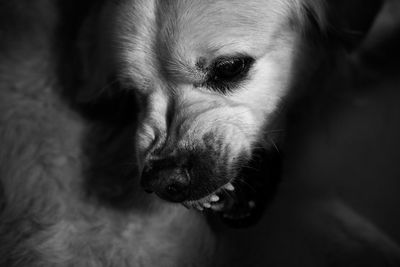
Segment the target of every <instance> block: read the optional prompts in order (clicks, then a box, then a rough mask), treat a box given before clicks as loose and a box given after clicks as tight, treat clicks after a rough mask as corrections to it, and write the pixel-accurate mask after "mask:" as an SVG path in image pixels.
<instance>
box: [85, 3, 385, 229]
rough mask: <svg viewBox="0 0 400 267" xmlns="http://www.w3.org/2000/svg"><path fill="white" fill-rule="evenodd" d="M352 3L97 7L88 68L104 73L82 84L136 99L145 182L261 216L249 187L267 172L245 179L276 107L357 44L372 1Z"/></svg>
mask: <svg viewBox="0 0 400 267" xmlns="http://www.w3.org/2000/svg"><path fill="white" fill-rule="evenodd" d="M356 2H357V1H354V4H353V2H352V3H351V4H342V3H336V2H334V1H269V2H265V1H250V2H246V3H243V2H241V1H207V2H204V1H175V2H174V3H170V2H164V1H151V2H148V1H114V2H110V3H108V4H106V8H104V9H103V11H104V14H103V17H104V18H106V25H102V26H101V31H102V34H103V35H105V36H109V38H108V41H107V40H106V41H104V42H102V43H103V47H102V48H100V49H102V50H100V52H99V53H101V54H108V56H106V57H104V58H105V59H102V60H103V62H99V63H98V64H92V65H100V66H102V67H103V69H100V70H99V68H97V71H95V72H96V73H98V75H95V76H94V78H93V79H92V80H94V82H93V84H92V85H91V86H92V88H99V87H100V86H99V85H98V84H99V81H100V82H103V81H102V79H101V77H109V76H110V73H112V74H113V75H115V76H116V77H117V78H116V80H117V81H118V83H119V84H120V86H121V87H122V88H123V90H125V91H133V93H134V94H135V95H136V97H137V99H138V101H137V102H138V105H140V110H141V113H140V115H139V118H138V125H139V126H138V129H137V133H136V135H135V145H136V146H135V151H136V159H137V162H138V166H139V167H138V168H139V173H141V177H142V178H141V185H142V187H143V188H144V189H145V190H146V191H147V192H155V193H156V194H157V195H158V196H159V197H161V198H162V199H164V200H167V201H170V202H177V203H182V204H183V205H185V206H186V207H189V208H195V209H197V210H200V211H203V210H208V211H214V212H217V213H222V215H223V217H224V218H226V219H228V220H232V221H237V222H239V221H241V220H244V219H246V218H250V217H251V215H252V214H253V213H255V214H260V213H259V212H257V211H258V210H259V209H258V208H259V207H260V206H263V201H264V200H263V198H260V197H258V196H257V195H256V194H255V195H254V194H253V196H252V194H251V193H248V191H253V188H254V186H253V185H250V186H248V187H249V188H251V189H250V190H249V189H247V190H246V189H245V188H246V184H248V183H251V181H252V180H258V181H268V180H269V179H270V180H273V179H276V178H275V177H262V176H263V175H264V174H261V171H259V172H258V174H259V176H261V177H258V178H257V179H251V178H249V176H250V177H254V176H255V175H256V174H255V173H257V172H252V173H251V174H250V175H248V173H247V172H248V171H249V170H252V169H258V168H260V166H257V167H254V166H253V165H252V161H253V160H252V159H254V158H260V157H263V156H259V152H260V151H261V152H262V153H261V154H263V155H264V154H268V153H269V154H271V153H272V152H271V151H274V150H276V149H278V150H279V148H277V146H279V144H278V145H276V143H279V140H276V139H275V136H277V134H275V135H274V133H276V132H279V130H282V128H283V129H284V128H285V126H284V124H285V123H284V122H283V121H284V117H285V116H284V115H282V114H284V113H285V112H286V111H285V110H286V109H288V108H289V107H290V106H291V105H292V104H291V103H293V102H295V101H296V98H297V97H299V96H302V95H304V94H305V93H304V91H306V92H308V94H310V91H312V90H311V89H310V87H313V85H312V82H310V81H311V80H313V79H314V78H315V77H314V76H315V73H317V72H319V73H320V72H328V71H329V70H328V68H329V67H327V66H329V65H330V64H334V63H332V62H333V61H334V59H333V58H335V57H337V53H338V51H340V49H341V48H342V47H347V48H348V49H351V47H355V46H356V43H357V41H358V40H357V39H362V36H363V33H364V32H365V31H366V29H368V27H369V25H370V24H371V23H372V19H373V16H374V14H375V12H376V10H378V8H379V5H380V1H370V2H369V3H368V6H367V7H366V9H365V10H366V11H365V14H362V15H361V16H360V17H359V18H358V19H357V20H356V19H355V17H354V16H353V15H350V14H352V12H354V8H357V7H358V5H359V3H356ZM342 11H343V12H342ZM344 11H345V12H344ZM340 12H342V13H340ZM347 13H349V14H347ZM341 29H343V31H341ZM349 32H350V34H348V33H349ZM354 32H355V33H354ZM346 34H348V35H346ZM342 41H343V42H342ZM107 51H111V53H107ZM330 60H331V61H330ZM328 61H330V62H329V63H327V62H328ZM322 68H325V70H324V71H321V70H319V69H322ZM317 70H319V71H317ZM107 72H108V73H107ZM318 75H319V74H318ZM103 84H104V83H103ZM307 87H308V90H307ZM302 91H303V93H302ZM96 93H97V94H99V91H98V90H97V91H96ZM262 162H263V164H264V165H265V164H266V163H265V162H266V161H262ZM261 165H262V164H261ZM274 165H276V164H273V165H272V166H268V168H273V167H274ZM260 174H261V175H260ZM249 181H250V182H249ZM272 184H274V183H272ZM264 188H265V186H264ZM264 194H265V192H264Z"/></svg>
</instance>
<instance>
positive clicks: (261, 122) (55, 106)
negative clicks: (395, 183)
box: [0, 0, 394, 266]
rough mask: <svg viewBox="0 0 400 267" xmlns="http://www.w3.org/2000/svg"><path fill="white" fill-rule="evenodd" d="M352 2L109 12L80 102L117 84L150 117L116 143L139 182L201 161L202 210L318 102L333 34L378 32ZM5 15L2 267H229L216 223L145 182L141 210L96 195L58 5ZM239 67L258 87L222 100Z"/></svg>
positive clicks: (112, 5)
mask: <svg viewBox="0 0 400 267" xmlns="http://www.w3.org/2000/svg"><path fill="white" fill-rule="evenodd" d="M228 2H229V4H228ZM340 2H341V1H339V2H337V1H336V2H335V1H300V0H291V1H289V0H287V1H277V0H276V1H260V0H252V1H246V2H244V1H203V0H201V1H200V0H199V1H189V0H179V1H145V0H140V1H139V0H137V1H131V0H121V1H109V2H107V1H106V2H105V3H103V4H102V6H101V7H100V8H95V11H94V13H93V14H92V15H91V16H89V19H88V21H87V22H86V23H85V26H84V27H83V28H84V29H83V33H82V34H83V35H87V34H88V32H89V33H90V32H92V31H93V32H95V34H93V35H90V36H91V37H90V38H92V37H93V36H95V40H91V41H94V42H95V43H96V44H97V45H95V46H94V47H95V49H94V50H92V51H90V52H89V51H88V50H85V49H82V51H83V54H84V55H85V56H88V55H89V54H90V55H91V56H88V59H87V60H84V61H85V62H86V63H87V64H88V66H86V67H85V68H84V70H82V72H83V73H84V74H85V76H84V83H85V86H83V87H82V88H83V89H82V88H79V90H83V91H84V92H79V97H80V98H81V99H82V98H84V99H87V98H88V97H89V98H93V97H98V96H100V95H101V94H102V93H103V92H102V91H105V89H110V88H114V87H113V86H109V84H108V83H109V80H108V78H109V77H115V75H117V77H118V78H117V79H118V83H119V84H121V86H122V87H123V90H124V91H125V92H126V91H131V92H133V94H134V95H135V99H136V101H137V100H139V101H138V102H139V104H140V105H142V106H141V107H140V110H141V113H140V114H139V118H138V120H139V124H138V129H137V131H136V129H134V130H135V131H136V134H135V133H134V132H133V130H132V129H131V128H129V127H128V128H123V130H122V131H121V132H118V133H117V134H116V135H114V137H115V136H116V137H115V138H117V139H118V141H117V142H112V143H113V144H115V143H116V146H117V147H118V149H117V150H118V151H119V149H120V146H121V144H120V142H121V140H122V141H126V140H129V139H132V140H134V141H135V143H136V160H137V161H138V163H137V165H138V171H141V170H142V169H144V168H145V166H146V165H147V164H148V161H149V160H152V159H153V160H154V159H155V158H160V157H169V156H171V155H173V156H174V157H176V156H181V154H182V155H184V156H185V157H193V158H194V164H195V165H196V164H198V165H197V168H198V169H196V168H195V169H193V170H192V173H191V175H192V176H194V177H195V178H193V179H195V180H194V182H193V185H196V188H193V189H192V190H191V191H194V193H193V194H192V195H191V197H190V199H189V200H196V199H198V198H200V197H203V196H204V195H206V194H209V193H211V191H213V190H216V189H217V188H218V187H220V186H221V185H223V184H225V183H227V182H229V181H231V179H233V178H235V176H236V175H237V168H238V166H239V167H240V166H241V165H242V164H243V162H246V161H248V160H249V158H250V157H251V155H252V153H253V152H252V151H253V149H254V147H256V146H260V145H261V146H263V147H265V148H268V146H269V145H271V143H270V141H269V139H268V138H267V136H266V135H265V134H266V133H268V131H270V130H273V129H274V128H272V127H276V125H275V124H274V123H275V119H276V117H279V119H280V116H276V115H277V114H276V113H277V110H280V108H281V106H282V104H283V103H290V101H291V99H290V97H291V96H292V95H298V94H299V93H298V92H294V90H295V89H297V90H304V89H307V88H304V87H306V86H308V85H309V83H308V81H309V80H310V79H311V77H310V76H312V75H311V74H312V73H314V72H315V70H316V68H317V67H318V66H321V65H323V59H324V57H325V56H326V55H331V54H332V53H331V52H328V53H326V50H325V46H324V45H325V43H326V42H327V41H328V40H329V42H332V43H335V45H334V46H332V47H335V48H338V49H339V46H336V44H339V43H340V40H338V38H337V36H338V35H341V33H339V32H335V31H332V29H335V30H336V29H340V28H341V27H342V26H344V25H345V26H346V27H350V28H351V29H355V30H361V29H364V28H365V27H366V26H365V25H368V24H369V23H370V19H371V17H372V16H370V14H369V15H368V16H366V17H367V19H366V21H367V22H365V23H362V24H359V23H358V22H359V21H357V23H355V22H353V21H351V20H349V19H348V17H347V16H346V15H343V16H338V15H337V13H336V11H337V10H347V9H345V6H344V4H342V3H341V4H338V3H340ZM356 2H357V1H356ZM0 3H1V7H2V9H1V10H0V13H1V14H2V15H3V16H0V17H1V27H2V29H1V30H2V32H1V33H2V36H3V37H4V38H3V40H5V42H3V43H2V44H1V49H2V50H1V51H0V53H1V54H0V57H1V62H0V64H1V65H0V77H1V80H0V96H1V97H0V111H1V112H0V123H1V125H0V126H1V128H0V140H1V141H0V142H1V144H2V149H1V151H0V153H1V154H0V179H1V184H0V201H1V202H0V204H1V205H0V208H1V213H0V240H1V244H0V265H1V266H209V265H212V264H213V263H214V264H218V266H222V265H223V263H221V262H224V258H223V254H222V251H224V249H225V248H221V246H222V247H224V246H227V243H223V241H220V243H219V244H220V246H216V244H217V243H216V240H215V239H216V238H217V237H218V235H216V234H215V233H213V231H211V229H210V228H209V226H208V224H207V223H206V221H205V218H204V217H203V216H201V215H200V214H198V213H196V212H193V211H191V210H186V209H184V208H183V207H180V206H177V205H173V204H169V203H167V202H164V201H161V200H158V199H157V198H154V197H153V196H147V195H144V194H143V192H141V190H139V188H138V187H136V186H138V179H135V189H134V190H133V191H130V192H131V193H132V194H135V198H134V202H135V203H134V204H133V205H131V206H129V209H124V210H120V209H116V208H115V207H114V206H109V205H106V204H104V203H103V202H101V199H98V198H96V197H92V195H91V194H89V195H88V194H87V193H88V192H87V190H86V187H87V186H89V187H90V185H92V183H93V180H92V179H87V177H86V176H88V173H92V172H91V171H88V169H90V168H92V164H91V162H90V161H91V154H90V153H89V154H87V153H86V150H83V149H82V147H83V146H82V143H86V142H89V141H90V140H88V139H87V138H85V137H86V136H88V135H90V127H89V125H91V123H92V122H89V121H88V120H91V117H90V116H89V118H88V117H85V116H81V115H80V114H79V112H80V111H81V110H79V112H76V111H73V110H72V108H71V105H69V104H66V102H65V100H64V98H65V95H68V94H64V93H62V92H63V84H62V81H63V80H62V79H58V78H57V77H59V73H57V72H56V70H58V68H57V66H56V59H59V56H58V55H57V53H58V52H59V51H58V50H57V49H55V47H54V44H56V43H57V42H55V40H54V39H55V36H56V32H57V28H56V25H58V23H59V18H58V17H57V15H56V14H58V11H57V9H56V5H55V2H53V1H50V0H42V1H35V3H32V2H31V1H27V0H25V1H20V2H19V3H18V4H14V3H12V4H10V3H7V2H6V1H2V2H0ZM335 3H336V4H335ZM371 5H375V2H374V3H373V4H371ZM373 9H374V10H375V8H373ZM368 10H369V9H368ZM50 14H54V16H50ZM338 18H340V19H338ZM27 24H28V25H29V27H27V28H26V25H27ZM350 28H349V29H350ZM99 31H100V32H99ZM100 33H101V34H100ZM90 38H88V39H90ZM347 40H350V42H348V46H352V47H354V43H355V41H354V40H353V38H350V39H347ZM89 41H90V40H89ZM85 42H86V43H85ZM85 42H84V44H85V45H86V47H87V42H88V41H87V40H86V41H85ZM321 43H324V44H321ZM89 47H92V46H89ZM227 55H229V56H231V55H248V56H251V57H252V58H254V60H255V61H254V63H253V65H252V66H251V69H250V70H249V75H248V76H246V79H243V81H242V82H241V83H240V84H239V83H238V84H237V85H235V86H232V91H229V90H228V91H226V92H225V93H222V92H221V91H224V90H225V89H224V88H219V87H218V86H213V85H210V84H208V83H207V81H205V80H204V79H205V76H206V75H207V74H205V73H204V70H207V69H209V67H207V66H209V64H210V62H212V61H213V60H214V59H215V58H216V57H221V56H227ZM310 56H312V57H310ZM309 72H311V74H310V73H309ZM299 77H300V78H301V79H298V78H299ZM112 82H113V83H114V80H113V81H112ZM298 85H300V86H298ZM79 90H78V91H79ZM114 93H115V92H113V93H112V94H114ZM118 93H119V91H118V92H116V94H118ZM282 99H285V102H283V100H282ZM72 106H73V107H75V106H74V105H72ZM278 115H279V114H278ZM278 121H279V120H278ZM273 122H274V123H273ZM118 129H120V128H118ZM127 136H128V137H127ZM102 144H105V143H102ZM95 145H98V143H95ZM105 147H107V144H105ZM127 148H128V150H129V149H130V148H131V147H130V146H127ZM104 150H106V148H104ZM99 152H101V153H103V152H104V153H105V154H106V155H108V154H107V153H106V152H105V151H101V150H100V151H99V150H96V152H95V153H94V154H96V153H99ZM131 152H132V153H133V152H134V151H131ZM112 153H115V150H112ZM198 154H205V155H207V156H206V157H197V156H196V155H198ZM96 156H97V155H96ZM99 157H100V158H102V156H99ZM95 158H96V157H95ZM117 158H118V157H117ZM118 159H119V158H118ZM102 160H107V158H106V159H104V157H103V158H102ZM123 164H124V163H123ZM129 164H133V165H135V164H134V163H129ZM215 171H216V172H217V173H215ZM221 173H223V174H224V175H220V174H221ZM108 174H109V173H106V174H104V173H103V175H108ZM199 174H201V175H202V176H201V177H198V176H197V175H199ZM89 176H90V175H89ZM108 178H110V177H108ZM129 189H131V187H129ZM100 198H101V197H100ZM333 209H335V210H336V209H341V208H336V207H334V208H333ZM335 216H337V217H341V216H343V215H341V214H339V215H337V214H335V215H334V217H335ZM346 216H347V215H346ZM327 217H329V216H327ZM368 229H369V228H368ZM368 231H371V232H374V231H375V230H374V229H373V230H370V229H369V230H368ZM358 236H359V235H356V238H358ZM366 239H368V238H366ZM382 239H383V240H384V241H382V242H383V243H384V242H386V239H385V238H382ZM388 243H390V242H388ZM385 244H386V243H385ZM341 245H342V244H340V245H339V246H341ZM387 246H388V247H390V248H392V247H394V246H393V245H392V244H390V245H387ZM333 247H335V246H333ZM346 257H347V255H346ZM216 262H217V263H216ZM243 262H246V260H243ZM258 264H260V263H258ZM231 266H232V265H231Z"/></svg>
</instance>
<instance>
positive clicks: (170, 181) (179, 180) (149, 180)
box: [141, 160, 190, 202]
mask: <svg viewBox="0 0 400 267" xmlns="http://www.w3.org/2000/svg"><path fill="white" fill-rule="evenodd" d="M141 185H142V187H143V188H144V190H145V191H146V192H155V193H156V194H157V195H158V196H159V197H161V198H162V199H165V200H167V201H171V202H182V201H185V200H186V199H187V198H188V196H189V185H190V177H189V175H188V172H187V171H186V169H185V168H183V167H178V166H176V165H175V164H174V163H173V162H168V164H166V162H165V160H163V161H156V162H152V163H151V168H147V170H145V171H143V173H142V178H141Z"/></svg>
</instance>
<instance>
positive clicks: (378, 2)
mask: <svg viewBox="0 0 400 267" xmlns="http://www.w3.org/2000/svg"><path fill="white" fill-rule="evenodd" d="M382 4H383V0H326V9H325V10H326V13H325V17H326V18H325V19H326V22H327V25H326V26H327V30H328V32H329V34H333V35H335V36H336V37H339V39H340V40H341V41H342V42H343V43H344V45H345V46H346V48H348V49H350V50H352V49H354V48H355V47H356V46H357V45H358V44H359V43H360V42H361V41H362V40H363V38H364V37H365V36H366V34H367V33H368V30H369V29H370V27H371V26H372V24H373V22H374V19H375V17H376V15H377V14H378V12H379V11H380V8H381V6H382Z"/></svg>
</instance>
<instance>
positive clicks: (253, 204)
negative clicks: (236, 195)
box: [249, 200, 256, 209]
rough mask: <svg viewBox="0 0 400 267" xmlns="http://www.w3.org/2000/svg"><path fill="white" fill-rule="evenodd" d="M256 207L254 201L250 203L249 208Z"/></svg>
mask: <svg viewBox="0 0 400 267" xmlns="http://www.w3.org/2000/svg"><path fill="white" fill-rule="evenodd" d="M255 206H256V203H255V202H254V201H253V200H250V201H249V207H250V208H251V209H252V208H254V207H255Z"/></svg>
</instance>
